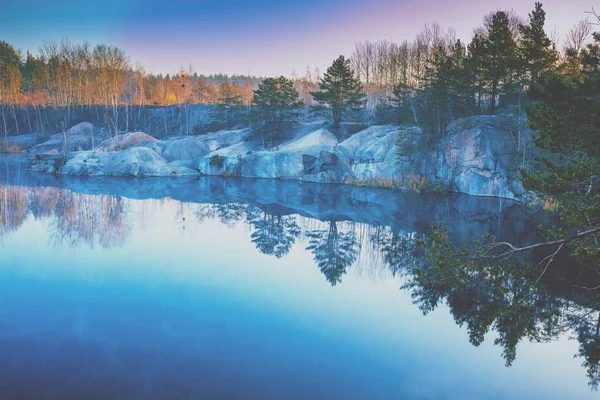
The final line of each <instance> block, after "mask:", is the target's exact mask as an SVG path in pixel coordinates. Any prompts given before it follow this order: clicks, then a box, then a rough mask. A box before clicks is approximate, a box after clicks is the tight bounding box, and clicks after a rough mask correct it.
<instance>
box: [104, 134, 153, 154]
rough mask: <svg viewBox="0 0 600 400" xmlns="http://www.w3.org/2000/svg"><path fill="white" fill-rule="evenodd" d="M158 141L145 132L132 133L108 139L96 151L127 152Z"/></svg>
mask: <svg viewBox="0 0 600 400" xmlns="http://www.w3.org/2000/svg"><path fill="white" fill-rule="evenodd" d="M155 141H156V139H155V138H153V137H152V136H150V135H146V134H145V133H144V132H130V133H125V134H122V135H117V136H116V137H113V138H109V139H106V140H105V141H103V142H102V143H100V145H98V146H97V147H96V148H95V149H94V150H97V151H119V150H126V149H128V148H130V147H134V146H137V145H139V144H140V143H149V142H155Z"/></svg>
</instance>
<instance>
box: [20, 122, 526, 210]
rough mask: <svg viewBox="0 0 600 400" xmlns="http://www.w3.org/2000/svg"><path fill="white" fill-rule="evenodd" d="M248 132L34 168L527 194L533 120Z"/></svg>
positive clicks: (148, 144)
mask: <svg viewBox="0 0 600 400" xmlns="http://www.w3.org/2000/svg"><path fill="white" fill-rule="evenodd" d="M250 133H251V132H250V130H249V129H244V130H233V131H220V132H213V133H209V134H205V135H200V136H194V137H192V136H188V137H178V138H170V139H166V140H144V141H142V142H140V143H138V144H135V145H134V146H135V147H132V148H130V149H128V150H124V151H118V152H110V151H108V152H89V151H88V152H78V153H72V154H68V155H67V157H66V162H65V163H64V166H63V165H62V163H63V162H64V160H65V158H64V157H63V158H59V157H56V158H51V157H46V158H44V157H42V158H35V159H33V161H32V163H31V168H32V169H36V170H40V171H48V172H57V171H58V172H60V173H63V174H70V175H111V176H115V175H116V176H172V175H187V174H194V173H200V174H203V175H221V176H241V177H250V178H271V179H282V180H284V179H285V180H299V181H310V182H321V183H342V182H346V183H358V184H368V185H383V186H386V187H396V186H401V187H405V188H410V189H415V190H418V191H423V190H424V191H427V190H434V189H440V190H447V191H453V192H459V193H467V194H472V195H478V196H491V197H506V198H513V199H514V198H519V197H521V196H522V195H523V188H522V187H521V186H520V184H519V173H518V168H517V167H518V164H519V160H518V158H519V157H518V154H519V152H518V146H523V145H526V146H527V147H528V148H530V147H529V146H531V145H532V142H531V132H529V131H528V130H527V123H526V121H525V120H524V119H523V117H521V118H517V117H515V116H510V115H501V116H500V115H499V116H478V117H471V118H464V119H459V120H456V121H454V122H453V123H452V124H450V125H449V126H448V127H447V134H446V135H444V136H441V137H440V136H439V135H426V134H425V133H424V132H422V131H421V130H420V129H419V128H416V127H412V128H400V127H398V126H393V125H383V126H371V127H368V128H366V129H363V130H361V131H359V132H357V133H356V134H354V135H353V136H351V137H350V138H348V139H346V140H344V141H343V142H342V143H338V141H337V139H336V137H335V135H333V134H332V133H331V132H329V131H328V130H326V129H324V128H323V124H312V125H311V124H299V126H297V127H295V128H294V130H293V132H289V133H290V135H289V136H290V137H293V139H291V140H290V141H288V142H286V143H284V144H282V145H279V146H277V147H275V148H273V149H270V150H261V151H256V148H257V147H258V146H259V144H258V143H256V142H254V141H252V138H251V137H250ZM136 135H137V134H136ZM135 137H136V136H135V135H133V136H131V138H132V141H133V142H135V140H134V139H133V138H135ZM124 138H125V136H124ZM169 162H170V163H169Z"/></svg>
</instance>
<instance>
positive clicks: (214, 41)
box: [0, 0, 593, 75]
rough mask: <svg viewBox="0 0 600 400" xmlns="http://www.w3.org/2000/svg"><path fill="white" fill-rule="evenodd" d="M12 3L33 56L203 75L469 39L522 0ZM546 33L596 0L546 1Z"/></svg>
mask: <svg viewBox="0 0 600 400" xmlns="http://www.w3.org/2000/svg"><path fill="white" fill-rule="evenodd" d="M4 1H8V4H7V5H6V4H5V5H3V11H2V13H1V14H0V40H6V41H8V42H9V43H11V44H13V45H14V46H15V47H18V48H20V49H22V50H30V51H33V52H36V51H37V49H38V47H39V45H40V44H41V43H42V42H43V41H44V40H56V41H58V40H60V39H61V38H64V37H66V38H68V39H70V40H71V41H74V42H83V41H89V42H92V43H97V42H105V43H109V44H114V45H117V46H120V47H122V48H124V49H125V50H126V51H127V53H128V54H129V55H130V57H131V60H132V63H133V64H135V63H136V62H140V63H141V64H142V65H144V66H145V67H146V69H147V70H149V71H152V72H162V73H166V72H176V71H177V70H178V69H179V68H180V67H182V66H183V67H185V68H187V67H188V65H190V64H192V65H193V66H194V68H195V70H196V71H198V72H200V73H217V72H224V73H250V74H256V75H279V74H284V75H290V74H291V73H292V71H296V72H297V73H298V74H303V73H304V72H305V70H306V66H307V65H308V64H310V65H311V67H314V66H318V67H320V68H321V69H324V68H326V67H327V65H329V63H330V62H331V60H333V59H334V58H335V57H337V56H338V55H339V54H345V55H350V54H351V52H352V49H353V46H354V43H355V42H358V41H363V40H377V39H390V40H395V41H402V40H404V39H409V40H411V39H412V38H413V37H414V36H415V34H417V33H418V32H419V31H420V30H421V29H422V28H423V26H424V25H425V24H426V23H431V22H433V21H437V22H439V23H440V24H441V25H442V26H443V27H452V28H454V29H456V31H457V34H458V36H459V37H460V38H462V39H464V40H467V41H468V40H469V38H470V35H471V32H472V29H473V28H474V27H476V26H477V25H479V24H480V23H481V20H482V17H483V15H484V14H485V13H487V12H490V11H495V10H497V9H515V10H516V11H517V12H519V13H520V14H521V15H523V16H526V15H527V13H528V12H529V11H530V10H531V9H532V8H533V5H534V2H533V1H531V2H529V1H522V0H497V1H489V0H479V1H474V0H457V1H452V2H450V1H443V0H422V1H416V0H371V1H368V0H321V1H318V0H303V1H275V0H255V1H243V0H221V1H217V0H201V1H191V0H181V1H174V2H167V1H158V0H151V1H141V0H118V1H117V0H105V1H103V2H92V1H73V0H56V1H48V0H45V1H44V0H31V1H28V2H18V1H15V0H4ZM543 3H544V8H545V10H546V12H547V30H548V31H552V30H554V29H556V30H557V31H558V33H559V34H560V35H561V36H564V34H566V33H567V31H568V30H569V29H570V27H571V26H572V25H573V24H575V23H576V22H578V21H579V20H580V19H583V18H584V17H585V14H584V13H583V12H584V11H586V10H590V9H591V6H592V5H593V2H590V1H589V0H572V1H568V2H567V1H564V0H548V1H545V2H543Z"/></svg>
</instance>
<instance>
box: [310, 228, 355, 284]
mask: <svg viewBox="0 0 600 400" xmlns="http://www.w3.org/2000/svg"><path fill="white" fill-rule="evenodd" d="M328 225H329V229H323V230H313V231H310V232H306V237H307V238H308V243H309V244H308V246H307V247H306V250H310V252H311V253H312V254H313V256H314V257H313V259H314V261H315V263H316V264H317V266H318V267H319V269H320V270H321V273H322V274H323V275H325V279H327V282H329V283H331V286H335V285H336V284H337V283H341V282H342V276H343V275H344V274H345V273H346V270H347V269H348V268H349V267H350V266H351V265H352V264H354V262H355V261H356V258H357V256H358V250H359V248H360V244H359V243H358V240H357V239H356V234H355V233H354V232H353V231H348V232H341V231H340V230H338V224H337V222H335V221H328Z"/></svg>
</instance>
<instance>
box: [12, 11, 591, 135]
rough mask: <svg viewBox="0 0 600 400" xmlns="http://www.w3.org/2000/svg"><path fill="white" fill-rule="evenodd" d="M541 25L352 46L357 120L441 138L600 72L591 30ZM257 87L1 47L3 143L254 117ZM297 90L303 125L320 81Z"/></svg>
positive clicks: (68, 52) (76, 54)
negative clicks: (561, 82) (558, 30)
mask: <svg viewBox="0 0 600 400" xmlns="http://www.w3.org/2000/svg"><path fill="white" fill-rule="evenodd" d="M582 12H583V10H582ZM590 14H591V16H592V17H593V18H594V21H596V20H597V16H596V15H595V14H594V13H590ZM544 23H545V11H544V10H543V7H542V5H541V4H540V3H536V4H535V8H534V9H533V11H532V12H531V13H530V14H529V15H528V16H527V17H522V16H519V15H517V14H515V13H514V12H512V11H497V12H493V13H490V14H488V15H486V16H484V17H483V23H482V24H481V25H480V26H478V27H476V28H475V29H474V31H473V37H472V39H471V41H470V43H463V42H462V41H461V40H457V39H456V35H455V32H454V31H453V30H452V29H442V28H441V27H440V25H439V24H437V23H433V24H430V25H426V26H425V28H424V30H423V31H422V32H421V33H419V34H418V35H417V37H416V38H415V39H414V40H413V41H408V40H406V41H404V42H402V43H394V42H391V41H377V42H368V41H367V42H362V43H357V44H356V45H355V50H354V52H353V53H352V54H351V56H350V57H349V60H350V66H351V68H352V70H353V73H354V75H355V77H356V78H358V79H359V81H360V83H361V89H362V92H363V93H364V95H365V101H364V102H361V103H360V109H361V110H360V113H359V114H358V115H359V116H358V117H356V118H359V119H361V121H362V122H368V123H399V124H413V125H419V126H421V127H422V128H423V129H425V130H427V131H429V132H431V133H443V131H444V129H445V127H446V126H447V124H448V122H450V121H452V120H453V119H456V118H459V117H464V116H470V115H477V114H493V113H495V112H497V109H498V107H505V106H508V105H516V106H523V105H524V104H523V103H524V102H526V101H527V96H526V95H525V93H527V90H528V88H529V87H531V86H532V85H534V84H535V83H536V81H537V79H538V77H539V76H541V75H542V74H543V73H545V72H546V71H548V70H561V71H568V72H570V73H572V74H578V73H580V72H581V71H583V70H586V69H597V68H598V66H599V63H598V59H599V54H600V48H599V47H598V45H597V44H595V43H594V42H593V35H592V29H593V24H592V23H591V22H590V21H589V20H584V21H581V22H579V23H578V24H576V25H575V26H574V27H573V29H572V30H571V31H570V32H569V33H568V34H567V35H566V37H564V38H557V37H551V35H549V34H548V33H547V32H546V31H545V30H544ZM559 41H560V42H561V43H562V45H561V47H560V48H559V47H558V46H557V42H559ZM262 80H263V78H261V77H254V76H242V75H235V76H227V75H209V76H205V75H198V74H197V73H195V72H194V71H193V69H192V68H191V67H190V68H188V69H187V70H185V69H183V68H182V69H181V70H180V71H179V72H178V73H176V74H174V75H164V76H163V75H160V74H159V75H154V74H150V73H147V72H146V71H145V69H144V68H143V67H142V66H139V65H137V66H134V65H133V64H132V62H131V60H130V59H129V57H128V56H127V54H126V53H125V51H124V50H122V49H120V48H117V47H114V46H110V45H105V44H98V45H91V44H89V43H84V44H75V43H72V42H70V41H68V40H63V41H62V42H60V43H53V42H44V43H43V44H42V45H41V47H40V49H39V52H38V53H37V54H36V55H34V54H32V53H30V52H29V51H26V52H25V53H23V52H22V51H21V50H17V49H15V48H14V47H13V46H11V45H10V44H9V43H6V42H4V41H0V134H1V135H2V136H8V135H16V134H20V133H24V132H43V131H45V130H49V129H56V130H64V129H66V128H68V127H69V125H70V124H72V123H73V121H74V120H77V119H78V118H81V114H82V113H85V112H87V113H91V114H93V113H95V115H96V116H97V118H96V119H97V120H99V121H100V122H101V123H102V124H104V125H105V126H106V127H108V128H109V129H110V130H111V131H114V132H115V133H116V132H119V131H122V130H124V129H127V128H130V127H132V126H135V123H133V122H132V121H135V118H136V114H137V115H139V114H140V109H143V108H147V107H152V106H175V107H180V108H185V107H187V106H188V105H192V104H207V105H219V104H221V105H223V104H226V105H227V104H229V103H228V100H227V99H231V98H232V96H234V97H235V98H237V99H240V104H239V107H243V108H245V109H246V110H247V112H249V111H250V109H251V108H252V107H253V104H254V90H256V88H257V86H258V85H259V83H260V82H262ZM292 80H293V84H294V87H295V89H296V90H297V92H298V94H299V99H300V100H301V101H302V102H303V104H304V107H305V111H306V114H305V115H308V114H309V111H310V110H312V109H313V108H315V109H316V108H318V107H316V105H317V102H316V101H315V99H314V98H313V96H312V94H314V92H315V91H317V90H319V86H320V83H321V80H322V77H321V75H320V73H319V71H318V69H315V70H311V68H309V67H307V71H306V73H305V74H304V75H302V76H296V75H295V74H294V76H293V77H292ZM236 104H237V103H236ZM78 116H79V117H78ZM188 133H189V132H188Z"/></svg>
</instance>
